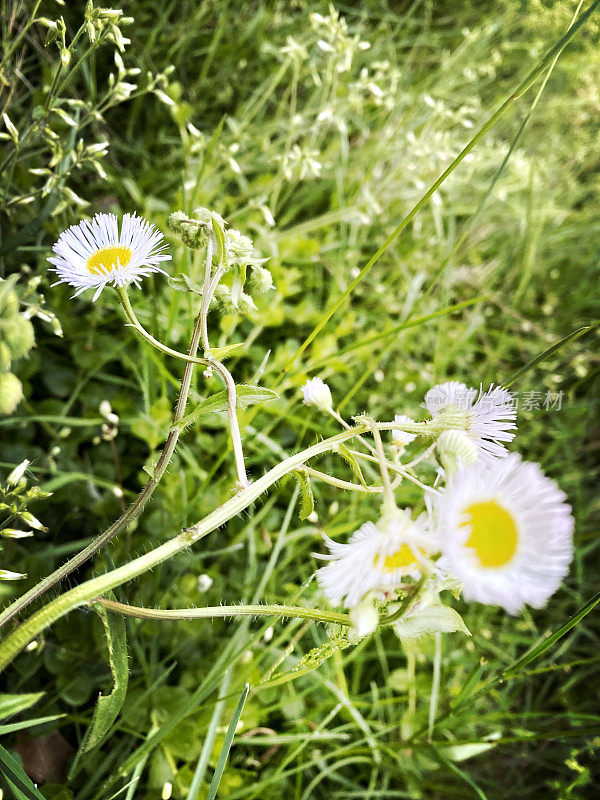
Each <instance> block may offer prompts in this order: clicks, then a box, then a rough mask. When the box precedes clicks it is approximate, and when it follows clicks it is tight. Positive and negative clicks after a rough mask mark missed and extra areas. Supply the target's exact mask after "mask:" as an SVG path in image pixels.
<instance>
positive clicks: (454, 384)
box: [424, 381, 517, 465]
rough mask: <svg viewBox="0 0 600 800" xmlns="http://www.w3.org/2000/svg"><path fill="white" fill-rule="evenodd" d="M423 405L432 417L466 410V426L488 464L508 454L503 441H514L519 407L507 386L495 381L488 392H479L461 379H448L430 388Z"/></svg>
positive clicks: (480, 455)
mask: <svg viewBox="0 0 600 800" xmlns="http://www.w3.org/2000/svg"><path fill="white" fill-rule="evenodd" d="M424 405H425V408H426V409H427V410H428V411H429V412H430V413H431V415H432V416H433V417H437V416H439V415H440V414H442V413H444V412H447V411H455V412H459V413H460V412H463V413H464V430H465V431H466V432H467V434H468V435H469V437H470V439H471V440H472V441H473V442H474V443H475V445H476V446H477V451H478V460H479V461H480V462H481V463H483V464H485V465H489V464H490V463H491V462H493V460H494V459H495V458H502V457H503V456H505V455H506V454H507V450H506V447H505V446H504V445H503V444H502V442H511V441H512V440H513V439H514V436H515V434H514V433H512V431H513V430H516V428H517V426H516V425H515V423H514V420H515V419H516V416H517V409H516V406H515V403H514V401H513V397H512V395H511V393H510V392H509V391H508V390H507V389H501V388H500V387H499V386H496V387H495V388H494V385H493V384H492V385H491V386H490V388H489V389H488V391H487V392H483V390H481V389H480V390H479V392H478V391H477V389H472V388H469V387H468V386H466V385H465V384H464V383H461V382H460V381H449V382H448V383H441V384H439V385H438V386H434V387H433V388H432V389H430V390H429V391H428V392H427V394H426V395H425V403H424ZM457 427H458V426H457Z"/></svg>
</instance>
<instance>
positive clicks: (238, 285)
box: [231, 264, 246, 308]
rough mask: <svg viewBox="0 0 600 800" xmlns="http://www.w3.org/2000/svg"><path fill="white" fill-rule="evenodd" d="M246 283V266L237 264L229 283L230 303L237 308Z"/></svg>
mask: <svg viewBox="0 0 600 800" xmlns="http://www.w3.org/2000/svg"><path fill="white" fill-rule="evenodd" d="M245 283H246V265H245V264H238V265H237V266H236V267H235V269H234V272H233V281H232V282H231V302H232V303H233V305H234V306H235V307H236V308H237V307H238V305H239V302H240V297H241V296H242V290H243V288H244V284H245Z"/></svg>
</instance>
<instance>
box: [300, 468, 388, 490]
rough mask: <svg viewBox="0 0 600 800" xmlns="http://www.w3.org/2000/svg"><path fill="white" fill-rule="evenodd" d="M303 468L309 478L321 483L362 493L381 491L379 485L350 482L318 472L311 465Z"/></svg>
mask: <svg viewBox="0 0 600 800" xmlns="http://www.w3.org/2000/svg"><path fill="white" fill-rule="evenodd" d="M303 469H304V472H306V474H307V475H310V477H311V478H314V479H315V480H317V481H322V482H323V483H328V484H329V485H330V486H335V487H337V488H338V489H348V490H349V491H351V492H362V493H363V494H381V492H382V491H383V489H382V488H381V486H362V484H360V483H351V482H350V481H344V480H342V479H341V478H334V477H333V475H327V473H326V472H320V471H319V470H318V469H313V468H312V467H304V468H303Z"/></svg>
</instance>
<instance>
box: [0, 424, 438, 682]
mask: <svg viewBox="0 0 600 800" xmlns="http://www.w3.org/2000/svg"><path fill="white" fill-rule="evenodd" d="M415 424H418V423H415ZM420 424H421V426H422V430H423V431H424V430H427V429H428V427H430V426H433V427H435V428H437V427H438V425H439V424H440V417H437V418H436V419H435V420H431V422H430V423H427V422H423V423H420ZM377 427H378V428H380V429H381V430H392V429H393V428H397V427H398V426H397V425H396V423H394V422H380V423H377ZM366 430H367V427H366V425H364V424H359V425H357V426H356V427H355V428H354V429H353V430H350V431H342V433H338V434H337V435H336V436H332V437H331V438H329V439H324V440H323V441H321V442H318V443H317V444H314V445H313V446H312V447H309V448H307V449H306V450H302V451H301V452H300V453H297V454H296V455H293V456H290V457H289V458H287V459H285V460H284V461H282V462H281V463H280V464H277V465H276V466H275V467H273V468H272V469H271V470H269V472H267V473H266V474H265V475H263V476H262V478H259V479H258V480H257V481H255V482H254V483H252V484H250V485H249V486H248V487H246V488H245V489H243V490H242V491H241V492H239V493H238V494H237V495H235V497H232V498H231V499H230V500H228V501H227V502H226V503H224V504H223V505H222V506H220V507H219V508H217V509H215V510H214V511H213V512H212V513H210V514H209V515H208V516H206V517H205V518H204V519H203V520H201V521H200V522H198V523H196V525H193V526H192V527H191V528H188V529H187V530H184V531H183V532H182V533H180V534H179V535H178V536H175V537H174V538H173V539H170V540H169V541H167V542H165V543H164V544H162V545H160V546H159V547H157V548H155V549H154V550H151V551H150V552H149V553H145V554H144V555H142V556H139V557H138V558H135V559H133V561H130V562H129V563H127V564H124V565H123V566H121V567H117V569H114V570H111V571H110V572H107V573H105V574H104V575H99V576H98V577H96V578H92V579H91V580H88V581H86V582H85V583H83V584H81V585H80V586H76V587H75V588H73V589H71V590H70V591H68V592H65V594H63V595H61V596H60V597H57V598H56V599H55V600H53V601H51V602H50V603H48V604H47V605H46V606H44V607H43V608H42V609H40V610H39V611H38V612H36V613H35V614H33V615H32V616H31V617H30V618H29V619H28V620H26V621H25V622H23V623H22V624H21V625H20V626H19V627H18V628H17V629H16V630H15V631H13V632H12V633H11V634H10V635H9V636H7V637H6V639H5V640H4V641H3V643H2V648H0V670H2V669H3V668H4V667H6V666H7V665H8V664H10V662H11V661H12V660H13V659H14V658H15V656H16V655H18V653H20V652H21V650H22V649H23V648H24V647H26V646H27V645H28V644H29V642H30V641H31V640H32V639H34V638H35V637H36V636H37V635H38V634H40V633H41V632H42V631H43V630H45V629H46V628H47V627H48V626H49V625H52V623H53V622H56V620H57V619H60V618H61V617H64V616H65V615H66V614H68V613H69V612H70V611H72V610H73V609H75V608H78V607H80V606H83V605H87V604H88V603H89V601H90V600H93V599H94V598H95V597H98V596H99V595H102V594H105V593H106V592H108V591H109V590H110V589H114V588H115V587H117V586H120V585H121V584H123V583H126V582H127V581H130V580H132V579H133V578H136V577H137V576H138V575H141V574H142V573H144V572H147V571H148V570H150V569H152V568H153V567H155V566H156V565H157V564H160V563H161V562H163V561H165V560H166V559H168V558H171V557H172V556H174V555H175V554H176V553H179V552H180V551H181V550H186V549H187V548H188V547H190V546H191V545H192V544H194V542H197V541H199V540H200V539H202V538H204V537H205V536H207V535H208V534H209V533H211V532H212V531H214V530H215V529H216V528H218V527H220V526H221V525H223V524H224V523H226V522H228V521H229V520H230V519H232V517H235V516H237V514H239V513H240V512H241V511H244V509H246V508H248V506H250V505H251V504H252V503H253V502H254V501H255V500H256V499H257V498H258V497H260V495H261V494H263V492H265V491H266V490H267V489H268V488H269V487H270V486H272V485H273V484H274V483H276V482H277V481H278V480H280V479H281V478H283V477H284V476H285V475H287V474H289V473H290V472H293V471H294V470H295V469H297V468H298V467H299V466H301V465H303V464H304V462H305V461H307V460H308V459H310V458H314V457H315V456H317V455H320V454H322V453H327V452H329V451H331V450H333V449H334V448H335V447H336V446H337V445H339V444H341V443H342V442H345V441H347V440H348V439H352V438H354V437H355V436H357V435H359V434H361V433H364V432H365V431H366Z"/></svg>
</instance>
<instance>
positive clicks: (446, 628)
mask: <svg viewBox="0 0 600 800" xmlns="http://www.w3.org/2000/svg"><path fill="white" fill-rule="evenodd" d="M394 630H395V631H396V634H397V635H398V636H399V637H400V638H401V639H414V638H418V637H419V636H425V635H426V634H430V633H453V632H454V631H460V632H461V633H466V634H467V636H470V635H471V633H470V631H469V629H468V628H467V626H466V625H465V623H464V622H463V619H462V617H461V616H460V614H459V613H458V612H457V611H455V610H454V609H453V608H451V607H450V606H444V605H442V604H441V603H440V604H436V605H430V606H425V607H424V608H419V609H417V610H416V611H414V612H413V613H409V614H407V616H405V617H402V618H401V619H399V620H398V622H395V623H394Z"/></svg>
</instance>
